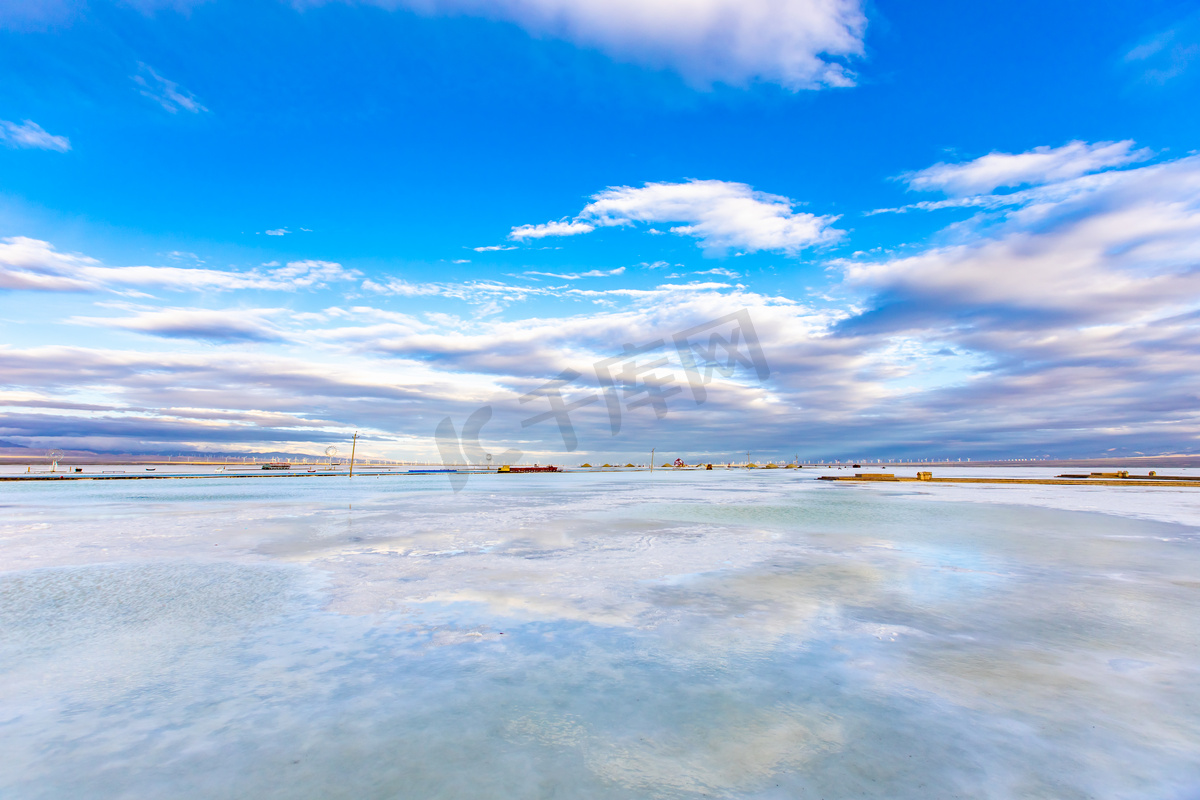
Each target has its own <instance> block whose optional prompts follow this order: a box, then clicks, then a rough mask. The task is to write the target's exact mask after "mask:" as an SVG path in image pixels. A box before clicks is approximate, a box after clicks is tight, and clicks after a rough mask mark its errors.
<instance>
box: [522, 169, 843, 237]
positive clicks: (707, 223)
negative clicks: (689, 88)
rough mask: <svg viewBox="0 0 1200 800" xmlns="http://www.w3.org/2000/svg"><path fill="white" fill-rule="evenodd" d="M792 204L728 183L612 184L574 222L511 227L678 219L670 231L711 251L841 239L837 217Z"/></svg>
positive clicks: (567, 229)
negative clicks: (680, 223)
mask: <svg viewBox="0 0 1200 800" xmlns="http://www.w3.org/2000/svg"><path fill="white" fill-rule="evenodd" d="M795 205H796V203H795V201H794V200H791V199H789V198H787V197H783V196H781V195H775V194H767V193H766V192H758V191H755V190H754V188H753V187H751V186H747V185H746V184H744V183H732V182H729V181H718V180H704V181H702V180H691V181H686V182H684V183H647V184H645V185H644V186H641V187H633V186H615V187H610V188H608V189H605V190H604V191H602V192H600V193H599V194H597V195H595V196H594V197H592V202H590V203H588V204H587V205H586V206H584V208H583V210H582V211H580V212H579V214H578V216H577V217H576V218H575V221H574V222H569V223H568V222H549V223H546V224H545V225H522V226H520V227H518V228H514V229H513V235H514V236H515V235H516V233H517V232H518V231H536V234H531V233H525V234H523V236H531V235H537V236H555V235H575V234H580V233H588V232H590V231H593V230H595V229H596V228H597V227H613V226H628V225H633V224H635V223H638V222H654V223H671V222H682V223H686V224H683V225H676V226H675V227H672V228H671V229H670V230H671V232H672V233H675V234H678V235H680V236H691V237H693V238H695V239H698V240H699V243H700V245H701V247H703V248H704V249H705V251H706V252H708V253H709V254H713V255H718V254H722V253H725V252H727V251H729V250H731V249H735V250H741V251H745V252H755V251H759V250H770V251H773V252H779V253H787V254H788V255H797V254H799V252H800V251H801V250H802V249H803V248H805V247H813V246H821V245H828V244H832V243H833V242H836V241H837V240H838V239H840V238H841V237H842V235H843V233H844V232H843V231H840V230H838V229H836V228H834V227H833V223H834V222H836V221H837V220H838V217H835V216H818V215H816V214H810V213H808V212H806V211H796V210H795V208H794V206H795Z"/></svg>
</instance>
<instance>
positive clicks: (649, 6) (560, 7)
mask: <svg viewBox="0 0 1200 800" xmlns="http://www.w3.org/2000/svg"><path fill="white" fill-rule="evenodd" d="M317 1H318V0H309V2H317ZM373 2H375V4H376V5H381V6H384V7H388V8H394V7H398V6H399V7H407V8H411V9H414V10H416V11H419V12H422V13H426V14H472V15H478V16H482V17H488V18H491V19H498V20H505V21H511V22H515V23H517V24H518V25H520V26H521V27H523V28H525V29H526V30H528V31H530V32H531V33H533V34H535V35H543V34H545V35H551V36H556V37H560V38H563V39H566V40H568V41H571V42H574V43H576V44H579V45H583V46H585V47H595V48H597V49H599V50H601V51H603V52H605V53H607V54H609V55H611V56H614V57H616V58H618V59H622V60H629V61H633V62H636V63H640V64H645V65H648V66H651V67H667V68H671V69H674V70H677V71H678V72H680V73H681V74H682V75H683V76H684V77H685V78H687V79H688V80H689V81H691V82H693V83H694V84H698V85H708V84H711V83H712V82H714V81H723V82H726V83H731V84H745V83H747V82H749V81H752V80H763V81H769V82H772V83H778V84H780V85H782V86H784V87H786V88H788V89H792V90H801V89H820V88H822V87H827V86H852V85H853V84H854V73H853V72H851V71H850V70H849V69H847V68H846V67H845V66H844V65H843V64H841V63H839V62H838V61H836V60H835V59H837V58H844V57H854V56H860V55H862V52H863V41H862V39H863V34H864V32H865V30H866V26H867V20H866V16H865V15H864V14H863V11H862V6H861V3H860V2H859V1H858V0H686V1H685V0H373Z"/></svg>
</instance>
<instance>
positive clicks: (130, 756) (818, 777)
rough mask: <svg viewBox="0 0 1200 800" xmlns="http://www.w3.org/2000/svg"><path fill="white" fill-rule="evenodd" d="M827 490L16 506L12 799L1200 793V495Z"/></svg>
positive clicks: (10, 527)
mask: <svg viewBox="0 0 1200 800" xmlns="http://www.w3.org/2000/svg"><path fill="white" fill-rule="evenodd" d="M972 474H979V473H978V472H973V473H972ZM812 477H813V476H812V475H811V474H808V473H807V472H806V473H804V474H797V473H795V472H789V473H783V472H782V471H780V472H773V473H771V472H762V471H760V472H758V473H755V472H745V471H740V472H707V473H706V472H685V473H672V472H656V473H654V475H653V476H652V477H651V476H650V475H648V474H647V473H630V474H582V473H571V474H561V475H523V476H482V477H481V476H476V477H473V478H472V479H471V481H470V482H469V484H468V486H467V489H466V490H465V491H463V492H461V493H459V494H454V493H452V492H451V491H450V489H449V486H448V484H447V482H446V480H445V479H444V477H440V476H423V477H401V476H384V477H380V478H374V477H366V478H359V477H356V478H354V480H353V481H350V480H347V479H334V478H321V479H296V480H292V479H286V480H187V481H170V480H167V481H128V482H119V483H117V482H112V483H102V482H86V483H76V484H68V485H63V484H61V483H52V484H28V485H17V484H12V483H8V484H2V485H0V512H2V514H0V753H3V754H4V758H0V796H3V797H5V798H65V797H70V798H93V797H94V798H146V797H204V798H249V797H267V798H427V797H428V798H433V797H444V798H481V797H495V798H542V797H545V798H692V797H714V796H715V797H748V798H796V797H801V798H803V797H812V798H840V797H878V798H910V797H911V798H933V797H955V796H958V797H982V798H1016V797H1046V798H1085V797H1088V798H1092V797H1094V798H1181V799H1182V798H1197V797H1200V759H1198V758H1197V757H1196V753H1198V752H1200V614H1198V613H1197V612H1198V611H1200V537H1198V532H1200V489H1197V490H1195V491H1194V492H1192V491H1190V490H1175V489H1157V490H1155V489H1150V488H1145V489H1123V488H1122V489H1117V490H1113V489H1101V488H1075V487H1065V488H1060V487H978V486H945V485H918V484H891V485H888V484H879V485H850V484H828V483H819V482H816V481H814V480H812Z"/></svg>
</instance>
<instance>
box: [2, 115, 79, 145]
mask: <svg viewBox="0 0 1200 800" xmlns="http://www.w3.org/2000/svg"><path fill="white" fill-rule="evenodd" d="M0 143H3V144H4V145H5V146H6V147H20V148H27V149H32V150H55V151H57V152H59V153H65V152H67V151H68V150H70V149H71V140H70V139H68V138H67V137H66V136H55V135H54V134H52V133H47V132H46V131H45V130H43V129H42V126H41V125H38V124H37V123H36V122H34V121H33V120H30V119H27V120H25V121H24V122H22V123H19V124H18V123H16V122H9V121H8V120H3V119H0Z"/></svg>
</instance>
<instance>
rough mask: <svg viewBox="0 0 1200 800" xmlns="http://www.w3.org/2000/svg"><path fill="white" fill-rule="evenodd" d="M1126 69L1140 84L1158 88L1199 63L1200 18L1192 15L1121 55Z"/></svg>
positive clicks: (1198, 15) (1197, 15) (1199, 15)
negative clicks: (1132, 69) (1138, 77)
mask: <svg viewBox="0 0 1200 800" xmlns="http://www.w3.org/2000/svg"><path fill="white" fill-rule="evenodd" d="M1123 60H1124V62H1125V64H1126V66H1127V67H1130V68H1134V69H1137V70H1138V72H1139V73H1140V78H1141V80H1142V81H1144V82H1145V83H1148V84H1152V85H1157V86H1162V85H1163V84H1165V83H1167V82H1168V81H1170V80H1173V79H1174V78H1178V77H1179V76H1180V75H1183V74H1184V73H1185V72H1187V71H1188V70H1189V69H1190V68H1191V66H1192V64H1194V63H1195V62H1196V61H1198V60H1200V14H1192V15H1191V16H1190V17H1187V18H1185V19H1183V20H1180V21H1179V22H1178V23H1176V24H1175V25H1173V26H1172V27H1170V28H1168V29H1167V30H1164V31H1159V32H1158V33H1157V34H1155V35H1154V36H1151V37H1150V38H1148V39H1144V40H1142V41H1141V42H1140V43H1139V44H1137V45H1136V46H1135V47H1132V48H1130V50H1129V51H1128V52H1127V53H1126V54H1125V57H1124V59H1123Z"/></svg>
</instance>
